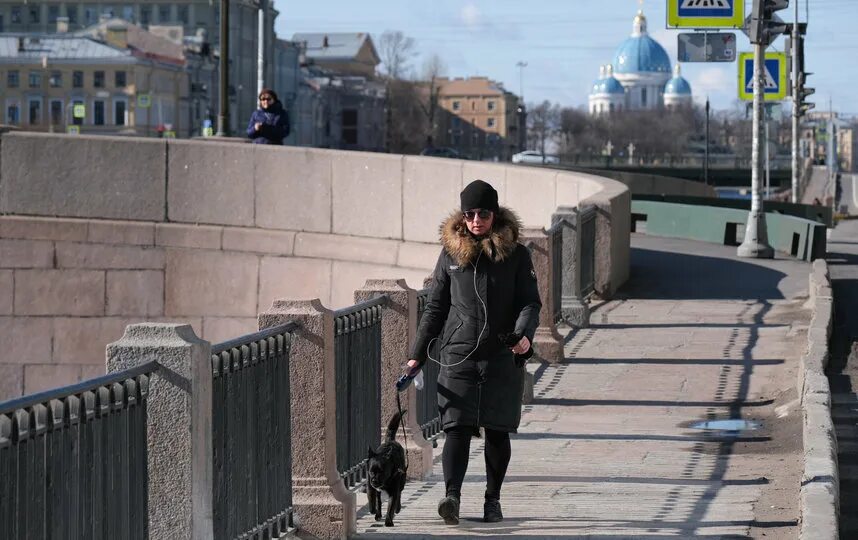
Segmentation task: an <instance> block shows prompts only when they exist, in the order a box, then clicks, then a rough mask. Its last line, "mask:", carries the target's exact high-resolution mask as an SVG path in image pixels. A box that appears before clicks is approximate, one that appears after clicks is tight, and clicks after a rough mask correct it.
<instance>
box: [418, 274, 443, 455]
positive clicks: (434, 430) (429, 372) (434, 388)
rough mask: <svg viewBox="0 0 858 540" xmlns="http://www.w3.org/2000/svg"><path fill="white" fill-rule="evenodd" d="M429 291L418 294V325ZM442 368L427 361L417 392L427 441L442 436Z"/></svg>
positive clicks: (422, 427)
mask: <svg viewBox="0 0 858 540" xmlns="http://www.w3.org/2000/svg"><path fill="white" fill-rule="evenodd" d="M428 301H429V289H428V288H427V289H423V290H421V291H418V292H417V325H418V326H419V325H420V320H421V319H422V318H423V312H424V311H426V302H428ZM440 370H441V366H439V365H438V364H437V363H435V362H433V361H431V360H427V361H426V363H425V364H423V388H422V389H421V390H418V391H417V423H418V424H419V425H420V429H421V430H422V431H423V437H424V438H425V439H426V440H433V441H434V440H435V439H437V438H438V436H439V435H441V415H440V413H439V412H438V373H439V371H440Z"/></svg>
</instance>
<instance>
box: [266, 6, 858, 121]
mask: <svg viewBox="0 0 858 540" xmlns="http://www.w3.org/2000/svg"><path fill="white" fill-rule="evenodd" d="M745 1H746V4H747V7H746V10H747V11H749V10H750V4H751V2H752V0H745ZM795 2H799V21H801V22H807V23H808V27H807V28H808V30H807V40H806V45H805V51H806V53H805V54H806V65H807V71H810V72H812V73H813V75H812V76H810V77H809V79H808V83H807V86H809V87H813V88H815V89H816V94H814V95H813V96H811V97H810V98H809V101H814V102H816V103H817V110H828V107H829V100H830V102H831V103H832V106H833V109H834V110H837V111H841V112H845V113H851V114H858V102H856V101H858V97H856V96H855V88H856V83H858V61H856V58H855V57H856V56H858V35H856V34H858V30H856V23H858V0H791V2H790V7H789V8H788V9H786V10H783V11H781V12H779V13H778V14H779V15H780V16H781V17H782V18H783V20H785V21H788V22H791V21H793V20H795ZM274 3H275V7H276V8H277V9H278V10H279V12H280V15H279V17H278V19H277V23H276V30H277V34H278V36H279V37H281V38H284V39H289V38H291V37H292V35H293V34H294V33H296V32H369V33H370V34H371V35H372V37H373V40H376V41H377V40H378V38H379V36H380V35H381V34H382V33H383V32H384V31H386V30H398V31H401V32H403V33H404V34H405V35H406V36H409V37H412V38H414V40H415V41H416V48H415V49H416V51H417V54H416V55H415V57H414V58H413V59H412V61H411V65H412V66H413V68H414V72H415V73H417V74H419V73H420V71H421V67H422V65H423V63H424V61H425V59H426V58H428V57H429V56H431V55H433V54H437V55H438V56H439V57H440V58H441V59H442V60H443V62H444V64H445V66H446V74H447V75H448V76H451V77H468V76H474V75H481V76H487V77H490V78H492V79H494V80H496V81H498V82H501V83H503V85H504V86H505V87H506V88H507V89H508V90H510V91H512V92H514V93H516V94H520V93H521V91H522V89H523V93H524V96H525V99H526V101H527V102H528V103H533V102H541V101H543V100H549V101H552V102H556V103H559V104H560V105H561V106H564V107H579V106H583V105H585V104H586V103H587V94H588V92H589V89H590V87H591V85H592V83H593V81H594V80H595V79H597V78H598V74H599V66H600V65H602V64H608V63H610V62H611V61H612V59H613V56H614V52H615V51H616V49H617V48H618V47H619V45H620V44H621V43H622V42H623V40H624V39H626V38H627V37H628V36H629V35H630V34H631V31H632V20H633V19H634V16H635V14H636V13H637V11H638V9H641V4H642V9H643V11H644V14H645V15H646V17H647V21H648V26H649V33H650V35H651V36H652V37H653V38H655V39H656V40H657V41H659V43H661V45H662V46H663V47H664V48H665V49H666V50H667V52H668V55H669V56H670V58H671V63H672V64H674V63H675V61H676V50H677V44H676V42H677V37H676V35H677V34H678V33H679V31H677V30H669V29H666V28H665V26H666V13H665V12H666V7H667V0H643V1H642V2H641V0H532V1H531V2H522V1H521V0H434V1H432V2H415V1H410V0H365V1H363V2H356V1H355V0H323V1H320V2H307V1H306V0H305V1H302V2H296V1H293V0H274ZM736 33H737V40H738V49H739V52H745V51H750V50H751V45H750V43H749V41H748V39H747V37H745V35H744V34H742V32H741V31H736ZM769 50H777V51H783V50H784V39H783V38H779V39H778V40H777V41H776V42H775V43H774V44H773V45H772V46H771V47H770V48H769ZM518 62H526V63H527V66H526V67H524V68H519V67H517V66H516V64H517V63H518ZM682 74H683V76H684V77H685V78H686V79H688V81H689V83H691V87H692V92H693V94H694V97H695V100H696V101H698V102H700V103H702V102H704V101H705V100H706V98H707V96H708V97H709V99H710V102H711V105H712V107H713V108H714V109H716V110H726V109H734V108H736V107H737V106H739V104H738V103H737V99H738V98H737V87H738V83H737V64H736V63H735V62H733V63H684V64H683V65H682ZM522 81H523V85H522V84H521V83H522Z"/></svg>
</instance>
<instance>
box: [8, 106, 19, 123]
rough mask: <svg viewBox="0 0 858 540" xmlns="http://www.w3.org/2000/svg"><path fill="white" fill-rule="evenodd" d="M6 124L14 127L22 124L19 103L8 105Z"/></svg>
mask: <svg viewBox="0 0 858 540" xmlns="http://www.w3.org/2000/svg"><path fill="white" fill-rule="evenodd" d="M6 123H7V124H9V125H12V126H17V125H18V124H20V123H21V109H20V108H19V107H18V103H17V102H11V103H6Z"/></svg>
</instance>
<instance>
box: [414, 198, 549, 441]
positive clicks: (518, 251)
mask: <svg viewBox="0 0 858 540" xmlns="http://www.w3.org/2000/svg"><path fill="white" fill-rule="evenodd" d="M520 228H521V225H520V223H519V220H518V218H517V217H516V215H515V214H514V213H513V212H512V211H510V210H508V209H505V208H501V209H500V211H499V212H498V213H497V215H496V216H495V222H494V224H493V227H492V232H491V233H490V234H489V235H487V236H485V237H483V238H481V239H478V238H475V237H474V236H473V235H471V233H470V232H469V231H468V230H467V227H466V225H465V223H464V222H463V220H462V213H461V212H455V213H453V215H451V216H450V217H449V218H448V219H447V220H446V221H445V222H444V224H443V225H442V226H441V242H442V244H443V246H444V248H443V249H442V251H441V255H440V256H439V257H438V263H437V265H436V266H435V272H434V275H433V283H432V286H431V292H430V294H429V299H428V302H427V304H426V310H425V311H424V313H423V317H422V319H421V320H420V326H419V328H418V330H417V339H416V340H415V343H414V345H413V347H412V349H411V355H410V358H413V359H415V360H418V361H419V362H420V363H421V366H422V365H423V364H424V363H425V362H426V361H427V360H428V358H427V356H428V355H430V354H431V356H432V358H434V359H435V360H438V361H440V362H441V364H442V367H441V368H440V373H439V375H438V407H439V409H440V412H441V416H442V422H443V427H444V429H448V428H451V427H455V426H471V427H474V428H477V427H480V426H483V427H487V428H491V429H495V430H500V431H508V432H509V431H512V432H514V431H516V430H517V429H518V425H519V422H520V420H521V396H522V390H523V380H524V378H523V376H524V368H523V367H518V366H517V365H516V363H515V359H514V355H513V353H512V351H510V349H509V347H507V346H505V345H504V344H503V343H501V340H500V339H499V335H502V334H509V333H512V332H515V333H516V334H519V335H522V336H527V338H528V339H529V340H530V341H531V342H533V334H534V333H535V332H536V327H537V326H538V319H539V309H540V308H541V307H542V303H541V302H540V300H539V291H538V289H537V285H536V273H535V272H534V270H533V263H532V262H531V259H530V252H529V251H528V250H527V248H526V247H524V246H523V245H522V244H520V243H518V236H519V230H520ZM486 315H488V320H486ZM430 361H431V360H430Z"/></svg>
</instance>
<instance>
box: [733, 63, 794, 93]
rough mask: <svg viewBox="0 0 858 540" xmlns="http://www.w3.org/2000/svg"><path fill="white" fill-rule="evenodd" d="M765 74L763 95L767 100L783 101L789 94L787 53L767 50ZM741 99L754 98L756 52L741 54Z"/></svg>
mask: <svg viewBox="0 0 858 540" xmlns="http://www.w3.org/2000/svg"><path fill="white" fill-rule="evenodd" d="M765 67H766V69H765V73H764V74H763V88H764V91H763V95H764V97H765V100H766V101H781V100H783V99H785V98H786V94H787V58H786V53H782V52H767V53H766V59H765ZM739 99H744V100H746V101H753V99H754V53H749V52H747V53H741V54H739Z"/></svg>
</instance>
